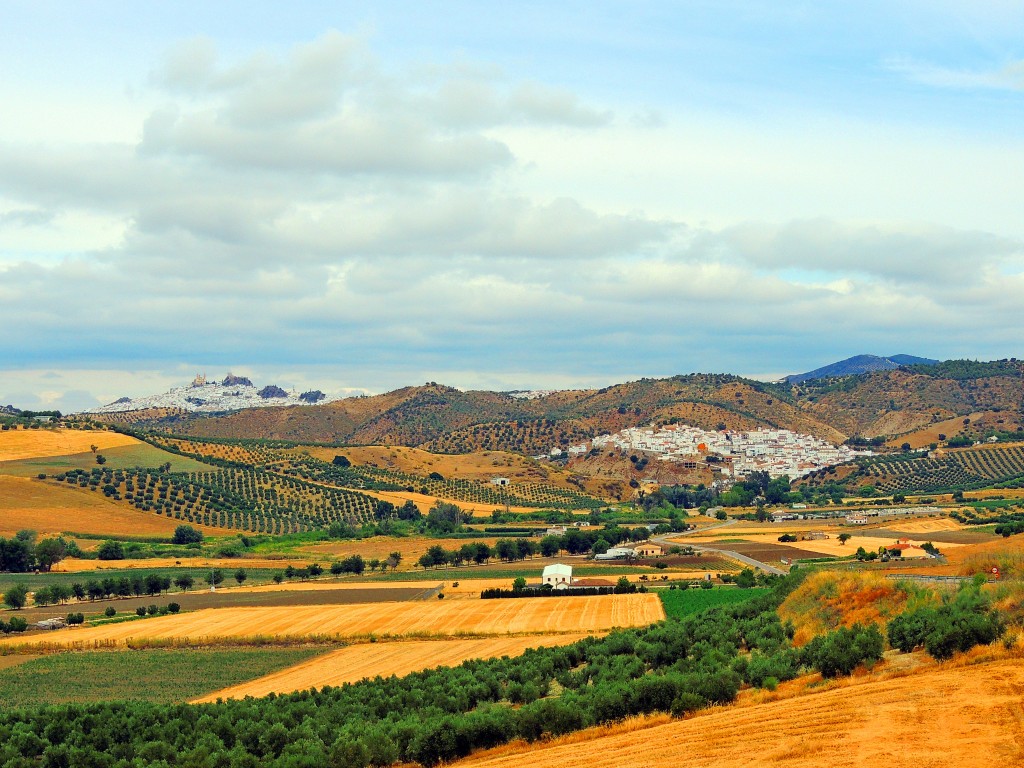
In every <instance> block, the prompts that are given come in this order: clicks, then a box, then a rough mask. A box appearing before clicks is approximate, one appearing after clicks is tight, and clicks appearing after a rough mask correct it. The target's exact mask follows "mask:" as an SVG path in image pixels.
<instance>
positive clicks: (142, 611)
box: [135, 605, 146, 616]
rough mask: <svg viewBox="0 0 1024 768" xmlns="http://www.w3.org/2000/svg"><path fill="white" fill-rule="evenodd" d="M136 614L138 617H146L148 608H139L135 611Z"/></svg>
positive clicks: (142, 606)
mask: <svg viewBox="0 0 1024 768" xmlns="http://www.w3.org/2000/svg"><path fill="white" fill-rule="evenodd" d="M135 613H136V615H138V616H145V615H146V606H144V605H140V606H139V607H138V608H136V609H135Z"/></svg>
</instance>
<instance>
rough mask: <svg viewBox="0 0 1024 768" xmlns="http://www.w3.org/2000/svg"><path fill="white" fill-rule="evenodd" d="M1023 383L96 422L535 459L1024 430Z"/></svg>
mask: <svg viewBox="0 0 1024 768" xmlns="http://www.w3.org/2000/svg"><path fill="white" fill-rule="evenodd" d="M1022 382H1024V366H1022V364H1021V363H1019V362H1017V361H1016V360H1001V361H994V362H985V363H980V362H973V361H967V360H953V361H946V362H944V363H937V364H934V365H915V366H913V367H910V368H906V367H899V368H894V369H891V370H882V371H875V372H872V373H865V374H859V375H852V376H846V377H841V378H833V379H809V380H805V381H801V382H798V383H793V382H779V383H774V384H771V383H765V382H759V381H753V380H750V379H744V378H741V377H739V376H732V375H728V374H689V375H684V376H673V377H670V378H664V379H640V380H639V381H633V382H627V383H623V384H616V385H614V386H610V387H604V388H602V389H588V390H563V391H557V392H552V393H549V394H544V395H541V396H537V397H532V398H523V397H522V396H514V395H513V394H510V393H506V392H489V391H478V390H472V391H462V390H459V389H455V388H453V387H447V386H444V385H441V384H437V383H434V382H428V383H427V384H424V385H422V386H414V387H404V388H402V389H398V390H394V391H392V392H387V393H384V394H381V395H373V396H362V397H349V398H342V399H338V400H334V401H331V402H323V403H319V404H316V405H304V406H302V407H278V408H247V409H244V410H238V411H234V412H231V413H196V412H190V411H187V410H185V409H182V408H152V409H148V410H137V411H130V412H128V411H125V412H118V413H104V414H95V415H93V416H92V418H96V419H99V420H102V421H108V422H113V423H120V424H125V425H134V426H136V427H141V428H145V429H153V430H158V431H164V432H171V433H175V434H181V435H194V436H200V437H218V438H253V437H263V438H273V439H283V440H294V441H297V442H318V443H342V444H348V445H403V446H411V447H418V448H423V449H426V450H430V451H434V452H440V453H467V452H471V451H476V450H510V451H517V452H520V453H525V454H536V453H540V452H546V451H548V450H550V449H551V448H552V447H560V446H567V445H571V444H574V443H578V442H582V441H584V440H587V439H589V438H591V437H594V436H595V435H598V434H604V433H613V432H617V431H619V430H621V429H623V428H625V427H632V426H644V425H650V424H671V423H682V424H690V425H693V426H697V427H701V428H704V429H709V430H714V429H724V428H728V429H735V430H749V429H756V428H758V427H778V428H784V429H790V430H792V431H794V432H801V433H804V434H811V435H814V436H816V437H819V438H822V439H825V440H828V441H830V442H833V443H840V442H843V441H845V440H847V439H848V438H851V437H854V436H859V437H868V438H870V437H876V436H887V437H893V436H898V435H907V434H910V433H914V432H915V431H920V430H925V429H927V428H929V427H930V426H932V425H935V424H944V423H945V422H947V421H949V420H953V419H955V420H956V425H957V428H956V429H952V428H948V427H947V428H944V430H943V431H944V432H948V433H949V434H950V435H952V434H957V433H958V432H959V431H960V430H961V429H967V428H969V429H972V430H979V429H982V428H991V429H998V430H1004V431H1015V430H1017V429H1021V428H1022V427H1021V424H1022V422H1024V404H1022V392H1024V388H1022ZM965 417H966V422H964V421H963V420H964V418H965ZM961 422H963V424H962V426H960V425H961Z"/></svg>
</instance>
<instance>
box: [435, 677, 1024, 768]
mask: <svg viewBox="0 0 1024 768" xmlns="http://www.w3.org/2000/svg"><path fill="white" fill-rule="evenodd" d="M1022 704H1024V666H1022V665H1021V664H1020V660H1019V659H1014V660H1009V661H997V662H990V663H987V664H981V665H978V666H972V667H966V668H965V667H950V666H947V665H942V666H937V667H935V668H932V669H928V670H925V671H922V672H920V673H918V674H914V675H910V676H908V677H904V678H898V679H895V680H882V681H872V682H866V683H863V684H860V685H853V686H849V687H844V688H838V689H834V690H826V691H823V692H820V693H812V694H808V695H803V696H797V697H795V698H792V699H787V700H783V701H773V702H769V703H766V704H758V705H755V706H750V707H723V708H716V709H714V710H711V711H710V712H709V713H708V714H703V715H697V716H695V717H692V718H690V719H688V720H683V721H679V722H670V723H667V724H664V725H657V726H653V727H649V728H642V729H636V730H631V731H626V732H621V731H624V730H625V729H619V730H620V732H618V733H613V734H612V735H608V736H602V735H601V733H602V731H601V729H594V730H592V731H590V732H584V733H581V734H575V735H573V736H568V737H566V738H564V739H558V740H555V741H553V742H551V743H549V744H539V745H535V746H533V747H523V746H514V747H505V748H499V749H498V750H495V751H493V752H492V753H491V754H490V755H488V754H486V753H485V754H482V755H480V756H479V757H475V758H473V757H471V758H469V759H467V760H463V761H460V762H458V763H456V764H455V765H456V766H459V768H513V767H514V768H520V766H523V765H530V766H535V767H536V768H561V767H562V766H564V767H565V768H576V766H578V765H579V764H580V763H581V759H580V757H581V755H584V754H585V755H586V758H585V764H586V765H587V768H621V766H624V765H635V766H644V768H698V766H699V767H700V768H705V767H708V766H713V767H714V768H759V767H760V766H786V768H821V766H829V768H861V767H862V766H865V765H885V766H893V767H895V768H904V767H905V768H922V767H926V768H946V766H954V765H963V766H971V768H1004V767H1005V766H1011V765H1022V764H1024V716H1022V714H1021V705H1022ZM588 736H589V738H588Z"/></svg>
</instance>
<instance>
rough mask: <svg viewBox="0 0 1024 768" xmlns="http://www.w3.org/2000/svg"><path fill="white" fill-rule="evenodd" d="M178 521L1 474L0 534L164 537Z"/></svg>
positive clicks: (91, 495)
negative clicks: (23, 531) (35, 532)
mask: <svg viewBox="0 0 1024 768" xmlns="http://www.w3.org/2000/svg"><path fill="white" fill-rule="evenodd" d="M0 434H7V433H6V432H0ZM87 434H88V433H87ZM93 434H95V433H93ZM99 434H104V433H99ZM179 524H180V521H175V520H171V519H169V518H166V517H162V516H160V515H155V514H150V513H147V512H139V511H137V510H135V509H132V508H131V507H128V506H126V505H122V504H117V503H115V502H112V501H109V500H107V498H106V497H105V496H104V495H103V494H102V493H91V492H88V491H81V490H79V489H78V488H70V487H64V486H60V485H54V484H51V483H44V482H40V481H38V480H29V479H28V478H23V477H8V476H6V475H0V535H10V534H12V533H15V532H16V531H20V530H23V529H25V528H29V529H32V530H34V531H37V532H38V533H39V534H40V535H47V534H56V533H61V532H64V531H74V532H76V533H94V534H108V535H112V536H113V535H117V534H118V533H121V534H124V533H131V534H132V535H134V536H164V535H170V534H172V533H174V528H175V527H176V526H177V525H179Z"/></svg>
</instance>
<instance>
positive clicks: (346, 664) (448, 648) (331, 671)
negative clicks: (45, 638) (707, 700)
mask: <svg viewBox="0 0 1024 768" xmlns="http://www.w3.org/2000/svg"><path fill="white" fill-rule="evenodd" d="M584 637H587V635H585V634H573V635H551V636H548V637H545V636H543V635H541V636H536V635H534V636H529V637H498V638H490V637H489V638H482V639H475V640H413V641H406V642H400V643H364V644H362V645H353V646H349V647H348V648H342V649H341V650H338V651H335V652H333V653H329V654H326V655H324V656H318V657H317V658H315V659H311V660H310V661H306V662H303V663H302V664H297V665H296V666H294V667H289V668H288V669H282V670H280V671H278V672H274V673H273V674H270V675H267V676H266V677H261V678H259V679H257V680H252V681H249V682H247V683H242V684H240V685H235V686H232V687H231V688H225V689H223V690H220V691H215V692H214V693H211V694H208V695H206V696H203V697H202V698H200V699H196V700H195V701H194V702H192V703H194V704H201V703H203V702H209V701H216V700H217V699H242V698H245V697H246V696H253V697H260V696H266V695H267V694H270V693H292V692H293V691H302V690H308V689H309V688H323V687H324V686H325V685H332V686H335V685H342V684H344V683H354V682H357V681H359V680H362V679H364V678H367V677H376V676H378V675H380V676H381V677H390V676H391V675H397V676H399V677H401V676H403V675H407V674H409V673H410V672H419V671H420V670H424V669H431V668H433V667H454V666H457V665H459V664H461V663H462V662H464V661H466V660H467V659H490V658H496V657H500V656H518V655H520V654H521V653H523V652H524V651H525V650H527V649H528V648H537V647H541V646H545V647H547V646H552V645H568V644H569V643H574V642H576V641H577V640H580V639H582V638H584ZM0 658H3V657H0Z"/></svg>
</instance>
